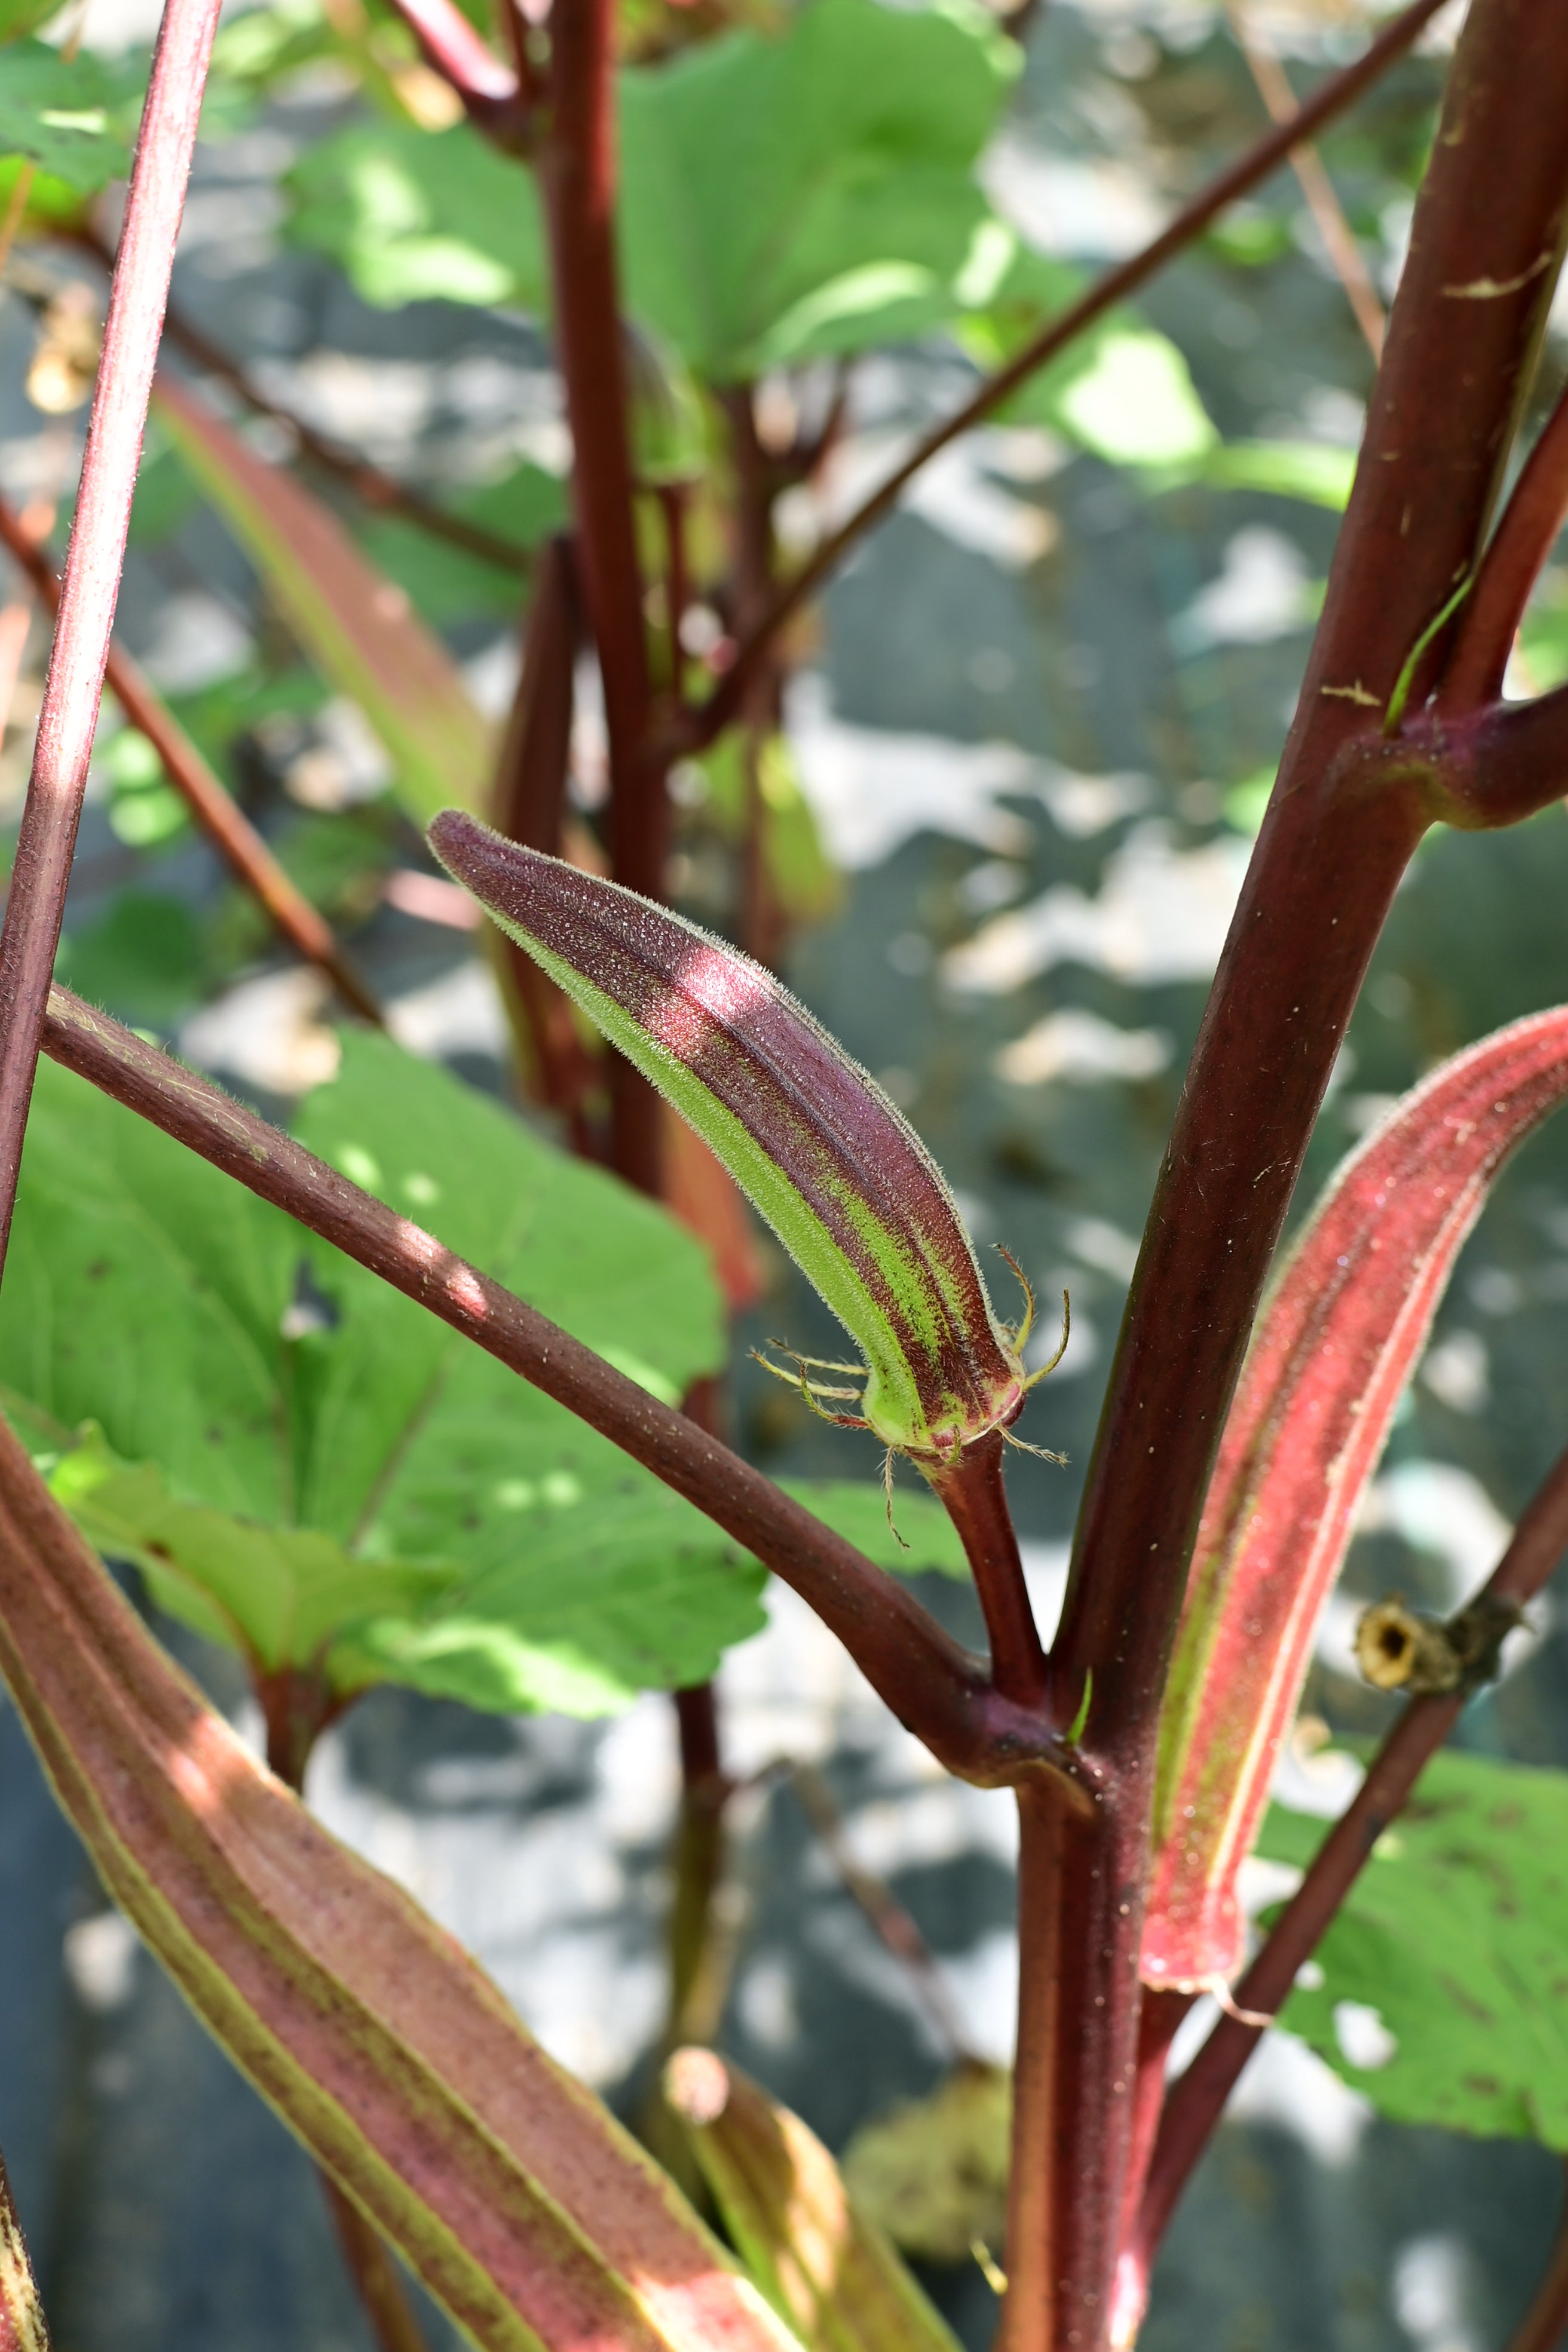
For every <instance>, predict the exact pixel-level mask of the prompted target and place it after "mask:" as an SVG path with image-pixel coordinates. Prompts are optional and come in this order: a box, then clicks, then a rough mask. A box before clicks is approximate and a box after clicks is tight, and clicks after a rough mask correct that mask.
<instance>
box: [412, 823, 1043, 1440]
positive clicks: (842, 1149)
mask: <svg viewBox="0 0 1568 2352" xmlns="http://www.w3.org/2000/svg"><path fill="white" fill-rule="evenodd" d="M430 843H431V846H432V847H433V849H434V850H435V852H436V855H437V856H438V857H439V858H440V860H441V862H442V864H443V865H444V866H446V867H447V870H448V872H450V873H451V874H453V875H455V876H456V877H457V879H458V881H459V882H461V883H463V884H464V886H465V887H467V888H468V889H469V890H471V891H472V892H473V894H474V896H475V897H476V898H478V899H479V901H480V903H481V905H483V906H484V907H485V908H487V909H488V910H489V913H490V914H491V915H492V916H493V917H494V918H495V919H496V921H497V922H498V923H500V925H501V927H502V929H504V930H505V931H506V932H507V933H508V935H509V936H510V938H512V939H514V940H517V941H518V943H519V945H520V946H521V947H523V948H525V949H526V950H527V951H528V953H529V954H530V955H531V956H532V957H533V958H534V960H535V961H537V962H538V963H539V964H540V965H541V967H542V969H543V970H544V971H546V972H547V973H548V974H549V975H550V977H551V978H552V980H553V981H555V982H557V983H558V984H559V985H560V986H561V987H562V988H563V989H564V990H565V991H566V992H567V993H568V994H569V995H571V996H573V997H574V999H575V1000H576V1002H577V1003H579V1004H580V1005H582V1007H583V1008H584V1011H585V1012H586V1013H588V1015H589V1017H590V1018H591V1019H592V1020H593V1021H594V1022H595V1024H596V1025H597V1026H598V1027H599V1028H600V1029H601V1030H602V1031H603V1032H604V1034H605V1036H606V1037H608V1038H609V1039H610V1041H611V1043H612V1044H613V1045H616V1046H617V1047H618V1048H619V1049H620V1051H621V1052H622V1053H623V1054H624V1055H626V1058H627V1060H628V1061H630V1062H633V1063H635V1064H636V1066H637V1068H638V1069H639V1070H641V1071H642V1072H643V1074H644V1076H646V1077H647V1078H648V1079H649V1080H650V1081H651V1082H652V1084H653V1085H654V1086H656V1087H658V1089H659V1091H660V1092H661V1093H662V1094H664V1095H665V1096H666V1097H668V1100H669V1101H670V1102H671V1103H672V1104H673V1105H674V1107H675V1108H676V1109H677V1110H678V1111H679V1113H680V1114H681V1116H682V1118H685V1119H686V1120H687V1121H688V1122H689V1125H690V1126H691V1127H693V1128H694V1129H696V1131H697V1132H698V1134H699V1135H700V1136H701V1137H702V1139H703V1140H704V1141H705V1142H706V1143H707V1144H708V1145H709V1147H710V1150H712V1151H713V1152H714V1153H715V1154H716V1156H717V1157H718V1158H719V1159H720V1160H722V1161H723V1163H724V1165H725V1167H726V1168H728V1170H729V1171H730V1173H731V1175H732V1176H733V1177H734V1179H735V1181H736V1182H737V1183H738V1184H740V1186H741V1187H742V1191H743V1192H746V1193H747V1195H748V1196H749V1198H750V1199H751V1200H752V1202H754V1203H755V1205H756V1207H757V1208H758V1209H759V1210H760V1212H761V1213H762V1214H763V1216H764V1217H765V1218H766V1219H767V1221H768V1223H769V1224H770V1225H771V1226H772V1227H773V1231H774V1232H775V1233H776V1234H778V1236H779V1239H780V1240H781V1241H782V1242H783V1243H784V1246H785V1248H786V1249H787V1250H788V1251H789V1252H790V1255H792V1256H793V1257H794V1258H795V1262H796V1264H797V1265H799V1266H800V1267H801V1269H802V1271H803V1272H804V1273H805V1276H807V1278H808V1280H810V1281H811V1282H812V1283H813V1284H814V1285H815V1286H816V1289H817V1290H818V1291H819V1292H820V1294H821V1296H822V1297H823V1298H824V1299H825V1300H826V1303H827V1305H828V1306H829V1307H831V1308H832V1310H833V1312H834V1313H835V1315H837V1318H838V1319H839V1321H840V1322H841V1323H842V1324H843V1325H844V1327H845V1328H846V1330H847V1331H848V1332H849V1334H850V1336H851V1337H852V1338H853V1339H855V1341H856V1342H857V1344H858V1347H859V1348H860V1349H861V1351H862V1355H863V1357H864V1362H863V1363H861V1364H858V1365H853V1366H849V1367H847V1368H842V1369H847V1370H848V1371H849V1372H850V1373H852V1374H853V1376H854V1385H853V1386H852V1387H850V1388H848V1389H847V1390H846V1389H845V1388H844V1386H843V1385H842V1383H838V1384H832V1383H829V1384H826V1390H825V1388H824V1386H822V1385H819V1384H816V1383H815V1382H813V1381H812V1380H811V1378H810V1372H811V1370H812V1369H813V1368H812V1367H811V1366H810V1365H808V1364H807V1363H806V1362H805V1360H800V1359H796V1360H795V1363H796V1370H795V1374H793V1375H787V1377H791V1378H793V1379H794V1380H795V1384H796V1385H797V1386H798V1387H799V1389H800V1391H801V1392H802V1393H803V1394H804V1395H805V1398H806V1401H807V1402H814V1401H817V1400H820V1399H822V1398H823V1397H824V1395H825V1394H826V1402H831V1403H844V1404H848V1405H852V1406H853V1407H854V1408H855V1410H854V1411H852V1412H845V1413H835V1414H833V1415H832V1416H831V1417H832V1418H834V1419H836V1420H840V1421H843V1422H845V1423H849V1424H850V1425H853V1426H857V1427H861V1426H863V1427H865V1428H868V1429H870V1430H872V1431H874V1432H875V1433H876V1435H877V1436H878V1437H879V1438H880V1439H881V1441H882V1442H883V1444H885V1445H889V1446H894V1447H897V1448H898V1449H899V1450H900V1451H901V1452H903V1453H906V1454H910V1456H911V1457H912V1458H913V1459H914V1460H915V1461H916V1462H917V1463H919V1464H921V1465H924V1466H926V1467H928V1468H930V1469H940V1468H941V1467H942V1465H943V1464H945V1463H949V1462H952V1460H953V1459H954V1458H955V1456H956V1455H957V1454H959V1453H960V1452H961V1451H962V1450H963V1447H965V1446H966V1445H970V1444H973V1443H974V1441H975V1440H976V1439H977V1438H979V1437H982V1436H984V1434H985V1433H987V1432H988V1431H990V1430H993V1429H996V1428H1002V1429H1006V1428H1008V1427H1010V1425H1011V1424H1012V1423H1013V1422H1015V1421H1016V1419H1017V1417H1018V1414H1019V1413H1020V1412H1021V1411H1022V1410H1023V1405H1024V1400H1025V1396H1026V1391H1027V1390H1028V1388H1029V1386H1030V1379H1029V1376H1028V1375H1027V1374H1026V1372H1025V1370H1024V1363H1023V1357H1022V1354H1021V1348H1022V1343H1023V1340H1024V1339H1025V1337H1026V1330H1027V1323H1026V1324H1025V1326H1024V1328H1022V1329H1020V1330H1018V1331H1014V1330H1010V1329H1009V1328H1007V1327H1006V1326H1005V1325H1004V1324H1003V1323H1001V1322H1000V1321H999V1320H998V1318H997V1317H996V1314H995V1312H994V1309H993V1307H992V1305H991V1301H990V1298H989V1297H988V1296H987V1293H986V1289H985V1285H984V1280H983V1279H982V1276H981V1273H980V1268H979V1265H978V1264H977V1262H976V1259H975V1255H974V1249H973V1244H972V1243H971V1241H970V1239H969V1236H968V1234H966V1233H965V1231H964V1228H963V1220H962V1219H961V1217H960V1216H959V1213H958V1209H957V1206H956V1204H955V1202H954V1201H953V1198H952V1193H951V1192H949V1190H948V1188H947V1185H946V1183H945V1182H944V1181H943V1179H942V1173H941V1171H940V1170H939V1169H938V1168H937V1166H936V1163H935V1161H934V1160H932V1159H931V1154H930V1153H929V1152H928V1151H927V1150H926V1148H925V1146H924V1145H923V1144H922V1143H921V1139H920V1138H919V1136H917V1135H916V1133H915V1131H914V1129H913V1128H911V1127H910V1123H909V1121H908V1119H906V1118H904V1116H903V1114H902V1113H901V1112H900V1110H898V1109H897V1108H895V1106H894V1105H893V1104H892V1103H891V1102H889V1099H888V1097H887V1096H886V1095H885V1094H884V1093H883V1092H882V1090H881V1088H880V1087H879V1086H878V1085H877V1083H876V1081H875V1080H874V1079H873V1078H871V1077H870V1076H868V1073H867V1072H866V1071H864V1070H863V1069H861V1068H860V1067H859V1066H858V1064H857V1063H855V1062H852V1061H851V1060H850V1058H849V1056H848V1055H847V1054H846V1053H845V1052H844V1050H843V1048H842V1047H841V1046H840V1045H837V1043H836V1042H835V1040H834V1039H833V1038H832V1037H830V1036H829V1035H828V1034H827V1032H826V1030H825V1029H824V1028H822V1026H821V1025H820V1024H819V1023H817V1022H816V1021H814V1020H813V1019H812V1017H811V1015H810V1013H807V1012H806V1010H805V1007H804V1006H803V1005H801V1004H799V1003H797V1002H796V1001H795V998H794V997H793V996H791V995H790V993H789V992H788V990H787V989H785V988H784V987H783V986H782V985H781V984H780V982H778V981H777V980H775V979H774V977H773V974H772V973H771V972H769V971H763V968H762V966H761V965H760V964H756V963H753V962H752V961H751V959H750V958H749V957H748V956H744V955H742V954H741V953H740V952H739V951H738V950H736V949H734V948H731V947H730V946H728V945H727V944H726V943H725V942H724V941H723V940H716V939H714V938H712V937H710V934H709V933H708V932H706V931H703V930H700V929H698V927H697V926H696V924H694V923H689V922H687V921H686V920H685V919H683V918H682V917H680V916H679V915H674V914H671V913H669V912H668V910H667V909H666V908H661V907H656V906H653V905H651V904H650V903H649V902H648V901H647V899H644V898H637V896H636V895H635V894H634V893H633V892H631V891H629V890H623V889H620V888H618V887H616V884H614V883H612V882H605V881H602V880H600V879H599V877H596V876H595V875H590V874H584V873H582V872H581V871H579V869H578V868H577V867H575V866H567V865H564V864H563V863H562V861H561V860H559V859H558V858H553V857H545V856H541V855H540V854H539V853H538V852H537V851H534V850H529V849H523V848H520V847H519V846H518V845H516V844H515V843H513V842H510V841H507V840H504V839H503V838H502V837H501V836H500V835H499V834H495V833H492V832H491V831H490V830H489V827H488V826H486V825H482V824H479V823H478V822H477V821H476V820H475V819H474V818H472V817H470V816H468V815H465V814H462V813H461V812H460V811H458V810H455V809H448V810H447V811H445V812H444V813H443V814H441V815H440V816H438V817H437V819H436V822H435V823H434V824H433V825H432V826H431V828H430ZM828 1369H830V1370H837V1369H840V1368H836V1367H829V1368H828Z"/></svg>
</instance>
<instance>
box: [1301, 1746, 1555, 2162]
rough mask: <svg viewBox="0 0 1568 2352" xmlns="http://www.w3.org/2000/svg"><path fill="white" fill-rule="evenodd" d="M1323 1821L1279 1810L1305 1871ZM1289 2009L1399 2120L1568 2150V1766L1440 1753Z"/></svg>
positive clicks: (1341, 2070) (1348, 2075)
mask: <svg viewBox="0 0 1568 2352" xmlns="http://www.w3.org/2000/svg"><path fill="white" fill-rule="evenodd" d="M1324 1828H1325V1824H1324V1823H1323V1822H1321V1821H1316V1820H1312V1819H1310V1818H1308V1817H1306V1816H1303V1815H1301V1814H1299V1813H1289V1812H1286V1811H1283V1810H1282V1809H1281V1808H1280V1807H1279V1806H1274V1807H1272V1808H1271V1809H1270V1811H1269V1812H1268V1815H1267V1817H1266V1819H1265V1822H1264V1824H1263V1833H1262V1836H1261V1837H1260V1839H1259V1841H1258V1851H1259V1853H1264V1854H1267V1855H1268V1857H1269V1859H1270V1860H1272V1861H1275V1862H1288V1863H1294V1864H1299V1865H1300V1866H1302V1867H1304V1866H1305V1865H1306V1864H1307V1863H1308V1862H1310V1859H1311V1857H1312V1855H1313V1853H1315V1852H1316V1851H1317V1848H1318V1847H1319V1845H1320V1844H1321V1843H1322V1838H1323V1832H1324ZM1305 1975H1306V1981H1305V1982H1304V1983H1299V1984H1298V1986H1297V1989H1296V1990H1295V1991H1293V1992H1292V1993H1291V1995H1290V1998H1289V2000H1288V2001H1287V2003H1286V2005H1285V2008H1284V2010H1283V2011H1281V2013H1280V2022H1281V2024H1283V2025H1285V2026H1288V2027H1289V2029H1290V2031H1291V2032H1294V2033H1299V2034H1300V2035H1301V2037H1302V2038H1303V2040H1304V2041H1307V2042H1310V2043H1311V2045H1312V2047H1313V2049H1314V2050H1316V2051H1317V2052H1318V2053H1319V2055H1320V2056H1321V2057H1323V2058H1326V2059H1327V2060H1328V2063H1329V2064H1330V2065H1331V2067H1332V2068H1333V2069H1334V2072H1335V2073H1336V2074H1339V2075H1340V2076H1341V2077H1342V2079H1343V2080H1344V2081H1345V2082H1347V2083H1349V2084H1352V2086H1353V2087H1354V2088H1355V2089H1356V2090H1358V2091H1361V2092H1363V2094H1364V2095H1365V2096H1366V2097H1367V2098H1369V2099H1370V2100H1371V2101H1372V2103H1373V2106H1374V2107H1376V2108H1377V2109H1378V2111H1379V2113H1380V2114H1382V2115H1385V2116H1393V2117H1394V2120H1395V2121H1396V2122H1399V2123H1409V2124H1441V2125H1443V2126H1446V2127H1447V2129H1448V2130H1450V2131H1464V2132H1474V2133H1476V2134H1477V2135H1478V2136H1479V2137H1497V2138H1503V2137H1506V2138H1510V2139H1539V2140H1543V2141H1544V2142H1545V2144H1546V2145H1547V2147H1554V2148H1559V2149H1565V2150H1568V1774H1564V1773H1562V1772H1542V1771H1531V1770H1528V1769H1524V1768H1522V1767H1521V1766H1517V1765H1505V1764H1499V1763H1495V1762H1493V1761H1492V1760H1491V1759H1489V1758H1487V1757H1481V1756H1464V1755H1440V1756H1436V1757H1435V1758H1434V1759H1433V1760H1432V1762H1431V1763H1430V1764H1428V1765H1427V1767H1426V1770H1425V1772H1424V1773H1423V1774H1422V1776H1421V1780H1420V1784H1419V1786H1418V1787H1417V1789H1416V1791H1415V1796H1414V1797H1413V1798H1412V1799H1411V1801H1410V1802H1409V1803H1408V1804H1407V1805H1406V1806H1405V1810H1404V1811H1403V1812H1402V1813H1401V1814H1400V1816H1399V1818H1398V1820H1397V1821H1396V1822H1394V1824H1393V1826H1392V1827H1391V1828H1390V1829H1387V1830H1385V1831H1384V1834H1383V1835H1382V1837H1380V1838H1379V1840H1378V1842H1377V1843H1376V1845H1375V1846H1374V1847H1373V1853H1372V1858H1371V1860H1370V1861H1369V1862H1368V1864H1366V1867H1365V1868H1364V1869H1363V1872H1362V1874H1361V1875H1360V1877H1359V1878H1358V1879H1357V1880H1356V1883H1355V1885H1353V1886H1352V1889H1351V1891H1350V1894H1349V1895H1348V1896H1347V1897H1346V1899H1345V1902H1344V1905H1343V1907H1342V1909H1341V1911H1340V1912H1339V1914H1338V1916H1336V1918H1335V1919H1334V1921H1333V1923H1332V1925H1331V1927H1330V1928H1329V1930H1328V1933H1327V1935H1326V1936H1325V1937H1324V1938H1323V1940H1322V1942H1321V1944H1320V1945H1319V1946H1318V1948H1317V1952H1316V1955H1315V1966H1314V1967H1313V1968H1312V1969H1309V1970H1307V1971H1306V1972H1305Z"/></svg>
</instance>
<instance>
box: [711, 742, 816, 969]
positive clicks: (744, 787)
mask: <svg viewBox="0 0 1568 2352" xmlns="http://www.w3.org/2000/svg"><path fill="white" fill-rule="evenodd" d="M695 764H698V765H700V769H701V772H702V775H703V777H704V779H705V781H706V784H707V799H706V802H705V803H703V809H704V814H710V815H711V817H712V819H713V822H714V824H715V825H716V827H717V829H718V831H719V832H720V833H721V835H722V836H723V838H724V839H725V840H726V841H727V842H729V843H730V845H731V846H732V847H736V848H738V847H739V846H740V845H741V844H742V842H743V841H744V840H745V837H746V831H747V825H748V822H749V814H748V812H749V805H750V793H749V790H748V781H747V775H746V745H745V742H744V740H743V739H742V734H741V732H740V730H738V729H736V728H731V730H729V731H728V733H726V734H724V735H721V737H720V739H719V740H718V742H717V743H715V744H714V745H713V747H712V749H711V750H710V751H706V752H704V753H703V755H702V759H701V761H700V762H698V763H695ZM757 786H758V793H759V796H760V798H761V801H762V807H763V857H764V859H765V861H766V866H767V875H768V880H769V882H770V884H771V885H772V887H773V895H774V897H775V898H777V900H778V903H779V908H780V911H781V912H782V913H783V914H784V915H785V916H786V917H787V918H788V919H789V920H790V921H791V922H792V923H814V922H822V921H824V920H826V918H827V917H828V916H829V915H831V914H832V913H833V912H834V911H835V910H836V908H837V905H838V902H839V899H840V898H841V897H842V895H843V886H842V883H841V881H840V878H839V875H838V872H837V867H836V866H834V864H833V862H832V860H831V859H830V858H829V856H828V855H827V852H826V849H825V848H824V847H823V844H822V835H821V834H820V832H819V831H818V829H817V824H816V815H815V814H814V813H813V810H812V806H811V803H810V802H809V801H808V800H807V799H806V796H805V793H804V792H803V791H802V789H801V783H800V776H799V772H798V771H797V769H796V767H795V757H794V754H793V752H792V751H791V749H790V745H789V741H788V739H787V738H786V737H785V736H783V735H770V736H767V737H766V738H765V739H764V740H763V743H762V744H761V746H760V748H759V750H758V752H757Z"/></svg>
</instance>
